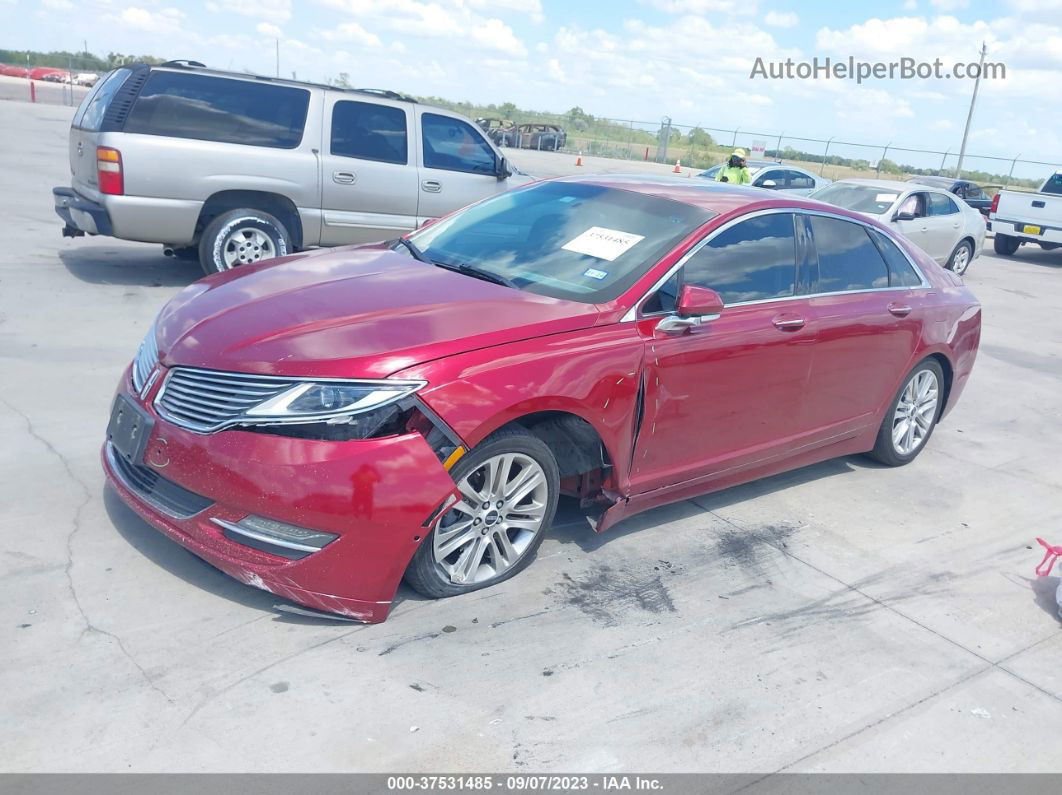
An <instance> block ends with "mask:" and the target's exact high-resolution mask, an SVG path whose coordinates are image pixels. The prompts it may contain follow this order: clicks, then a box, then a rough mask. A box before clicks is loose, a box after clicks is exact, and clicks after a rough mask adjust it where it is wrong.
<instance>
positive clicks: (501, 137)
mask: <svg viewBox="0 0 1062 795" xmlns="http://www.w3.org/2000/svg"><path fill="white" fill-rule="evenodd" d="M476 124H477V125H479V128H480V129H481V130H483V132H485V133H486V134H487V137H488V138H490V139H491V140H492V141H494V143H495V144H496V145H497V146H515V145H516V123H515V122H513V121H510V120H508V119H495V118H492V117H483V118H479V119H476Z"/></svg>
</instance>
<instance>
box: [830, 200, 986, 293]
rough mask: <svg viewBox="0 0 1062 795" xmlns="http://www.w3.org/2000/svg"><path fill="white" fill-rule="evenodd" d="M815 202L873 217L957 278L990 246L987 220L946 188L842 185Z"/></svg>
mask: <svg viewBox="0 0 1062 795" xmlns="http://www.w3.org/2000/svg"><path fill="white" fill-rule="evenodd" d="M811 198H812V199H818V200H819V201H823V202H827V203H829V204H833V205H836V206H837V207H843V208H844V209H846V210H854V211H856V212H860V213H863V214H864V215H868V216H870V217H871V218H874V219H875V220H878V221H880V222H881V223H883V224H886V225H888V226H890V227H892V228H893V229H896V230H897V231H899V232H901V233H902V234H903V235H905V236H906V237H907V239H908V240H910V241H911V242H913V243H914V244H915V245H917V246H919V247H921V248H922V250H923V251H925V252H926V253H927V254H929V256H931V257H932V258H933V259H935V260H936V261H937V262H939V263H941V264H942V265H944V267H946V268H948V269H949V270H951V271H954V272H955V273H957V274H960V275H961V274H963V273H965V272H966V271H967V269H969V267H970V263H972V262H973V261H974V258H976V257H978V256H980V254H981V249H982V247H983V246H984V242H985V219H984V218H982V217H981V214H980V213H979V212H977V210H975V209H974V208H973V207H971V206H970V205H968V204H966V202H961V201H956V197H955V196H954V195H953V194H951V193H950V192H948V191H946V190H944V189H942V188H933V187H930V186H928V185H919V184H916V183H911V182H895V181H892V180H887V179H842V180H838V181H837V182H834V183H833V184H832V185H827V186H826V187H825V188H821V189H820V190H817V191H815V192H814V193H813V194H811Z"/></svg>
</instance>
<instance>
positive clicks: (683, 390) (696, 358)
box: [630, 213, 815, 494]
mask: <svg viewBox="0 0 1062 795" xmlns="http://www.w3.org/2000/svg"><path fill="white" fill-rule="evenodd" d="M797 229H799V230H801V231H800V235H801V239H800V240H798V238H797V231H796V230H797ZM803 236H804V232H803V226H802V225H801V226H799V227H794V216H793V214H792V213H770V214H766V215H760V216H756V217H754V218H751V219H747V220H744V221H739V222H737V223H736V224H734V225H732V226H730V227H728V228H726V229H724V230H723V231H721V232H719V233H717V234H715V235H714V237H713V238H712V239H711V240H710V241H709V242H708V243H707V244H705V245H704V246H703V247H701V248H700V249H699V250H697V251H695V253H694V254H693V255H692V256H691V257H690V258H689V259H688V261H687V262H686V263H685V264H684V265H683V267H682V269H681V271H680V272H679V274H677V275H676V277H674V279H673V280H672V281H674V282H675V283H674V284H665V285H664V286H663V287H662V288H661V294H660V296H659V297H657V296H654V297H651V298H650V299H649V301H648V302H647V303H646V305H645V307H644V308H643V311H644V310H645V309H648V310H649V314H648V316H645V317H643V319H641V320H640V321H639V331H640V333H641V335H642V337H643V339H644V342H645V346H646V356H645V361H646V365H645V373H644V378H645V381H644V383H645V416H644V419H643V422H642V425H641V430H640V434H639V436H638V440H637V443H636V449H635V451H634V459H633V463H632V468H631V477H630V487H631V492H632V494H639V493H643V492H648V491H653V490H655V489H661V488H668V487H670V486H675V485H677V484H680V483H687V482H689V481H697V480H703V481H705V482H710V481H711V480H713V479H715V478H718V477H722V476H724V475H725V474H729V473H732V472H734V471H737V470H741V469H744V468H748V467H750V466H752V465H755V464H758V463H762V462H764V461H767V460H770V459H772V458H778V457H784V456H786V455H787V454H789V453H790V452H791V451H792V450H793V448H794V447H795V446H798V445H799V444H800V438H801V435H802V434H803V433H805V432H806V431H807V428H806V423H805V412H804V410H803V400H804V392H805V390H806V388H807V386H808V377H809V373H810V372H811V365H812V349H813V342H814V338H815V328H814V322H813V321H812V318H811V315H810V313H809V311H808V299H807V298H805V297H803V296H802V295H801V294H802V293H803V292H804V290H803V289H802V287H801V284H800V282H801V279H802V278H803V276H802V275H801V274H802V273H803V271H804V268H803V265H801V267H798V264H797V263H798V262H799V261H800V260H801V259H803V257H804V256H805V254H804V252H805V251H806V247H805V245H804V242H803ZM681 284H693V285H696V286H700V287H709V288H711V289H713V290H716V291H717V292H718V293H719V294H720V295H721V296H722V298H723V301H724V303H725V304H726V307H725V309H724V310H723V312H722V313H721V314H720V316H719V317H718V318H716V319H714V320H711V321H707V322H705V323H703V324H702V325H700V326H696V327H694V328H692V329H688V330H686V331H684V332H681V333H672V334H668V333H664V332H661V331H659V330H658V329H657V328H656V326H657V325H658V324H659V321H660V319H661V318H662V317H666V316H667V315H668V314H670V310H671V308H673V306H674V296H675V295H676V294H677V292H678V289H679V287H680V286H681ZM654 310H655V312H654Z"/></svg>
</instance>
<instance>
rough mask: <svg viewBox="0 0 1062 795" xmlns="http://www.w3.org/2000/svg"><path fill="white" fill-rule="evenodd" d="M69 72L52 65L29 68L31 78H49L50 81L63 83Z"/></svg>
mask: <svg viewBox="0 0 1062 795" xmlns="http://www.w3.org/2000/svg"><path fill="white" fill-rule="evenodd" d="M67 74H69V72H67V71H66V70H65V69H56V68H55V67H52V66H37V67H34V68H32V69H30V70H29V79H30V80H47V81H48V82H50V83H61V82H63V78H64V77H66V75H67Z"/></svg>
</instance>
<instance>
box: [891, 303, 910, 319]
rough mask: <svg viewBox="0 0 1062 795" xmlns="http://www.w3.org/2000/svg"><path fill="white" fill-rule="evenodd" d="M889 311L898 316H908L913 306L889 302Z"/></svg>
mask: <svg viewBox="0 0 1062 795" xmlns="http://www.w3.org/2000/svg"><path fill="white" fill-rule="evenodd" d="M889 311H890V312H891V313H892V314H894V315H896V317H907V316H908V315H909V314H911V307H909V306H908V305H907V304H889Z"/></svg>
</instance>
